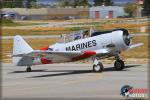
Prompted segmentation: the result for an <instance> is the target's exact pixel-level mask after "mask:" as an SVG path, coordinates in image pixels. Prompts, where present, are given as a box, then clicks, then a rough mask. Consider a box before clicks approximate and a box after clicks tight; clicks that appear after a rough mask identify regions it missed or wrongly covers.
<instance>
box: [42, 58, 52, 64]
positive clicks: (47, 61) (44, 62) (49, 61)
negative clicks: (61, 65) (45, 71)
mask: <svg viewBox="0 0 150 100" xmlns="http://www.w3.org/2000/svg"><path fill="white" fill-rule="evenodd" d="M41 63H42V64H51V63H52V61H51V60H47V59H45V58H41Z"/></svg>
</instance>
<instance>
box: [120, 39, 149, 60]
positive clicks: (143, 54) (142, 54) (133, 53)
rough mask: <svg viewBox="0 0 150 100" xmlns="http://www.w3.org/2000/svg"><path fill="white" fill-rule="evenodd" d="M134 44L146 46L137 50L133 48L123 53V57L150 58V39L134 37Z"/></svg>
mask: <svg viewBox="0 0 150 100" xmlns="http://www.w3.org/2000/svg"><path fill="white" fill-rule="evenodd" d="M132 41H133V43H140V42H142V43H144V45H142V46H140V47H137V48H133V49H130V50H129V51H126V52H123V53H122V57H123V58H125V59H127V58H147V59H149V58H150V55H149V50H148V48H149V47H150V44H149V37H146V36H138V37H134V38H133V39H132Z"/></svg>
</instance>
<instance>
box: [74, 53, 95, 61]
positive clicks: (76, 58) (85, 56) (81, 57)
mask: <svg viewBox="0 0 150 100" xmlns="http://www.w3.org/2000/svg"><path fill="white" fill-rule="evenodd" d="M95 54H96V52H94V51H85V52H84V54H83V55H81V56H77V57H74V58H72V61H76V60H81V59H85V58H88V57H91V56H93V55H95Z"/></svg>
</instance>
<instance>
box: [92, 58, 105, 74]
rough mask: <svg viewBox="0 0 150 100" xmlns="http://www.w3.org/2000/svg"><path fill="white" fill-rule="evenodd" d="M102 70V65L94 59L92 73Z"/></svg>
mask: <svg viewBox="0 0 150 100" xmlns="http://www.w3.org/2000/svg"><path fill="white" fill-rule="evenodd" d="M103 69H104V67H103V64H102V63H101V62H98V60H97V59H96V58H95V59H94V64H93V71H94V72H102V71H103Z"/></svg>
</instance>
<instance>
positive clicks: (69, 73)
mask: <svg viewBox="0 0 150 100" xmlns="http://www.w3.org/2000/svg"><path fill="white" fill-rule="evenodd" d="M138 66H141V65H127V66H126V67H125V69H124V70H122V71H129V69H127V68H131V67H138ZM109 71H116V70H115V68H114V67H109V68H104V72H109ZM44 72H61V73H55V74H46V75H38V76H32V77H27V78H40V77H54V76H64V75H75V74H87V73H94V72H93V71H92V70H51V71H44Z"/></svg>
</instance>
